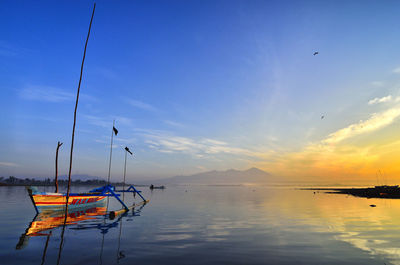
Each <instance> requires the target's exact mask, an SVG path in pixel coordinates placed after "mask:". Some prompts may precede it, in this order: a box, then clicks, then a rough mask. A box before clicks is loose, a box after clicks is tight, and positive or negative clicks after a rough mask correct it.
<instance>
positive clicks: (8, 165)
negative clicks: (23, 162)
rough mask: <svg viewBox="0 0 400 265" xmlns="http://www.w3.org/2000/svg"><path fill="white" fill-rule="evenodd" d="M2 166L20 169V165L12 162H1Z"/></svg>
mask: <svg viewBox="0 0 400 265" xmlns="http://www.w3.org/2000/svg"><path fill="white" fill-rule="evenodd" d="M0 166H4V167H19V165H18V164H16V163H12V162H0Z"/></svg>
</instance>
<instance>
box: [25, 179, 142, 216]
mask: <svg viewBox="0 0 400 265" xmlns="http://www.w3.org/2000/svg"><path fill="white" fill-rule="evenodd" d="M27 190H28V194H29V197H30V198H31V201H32V203H33V206H34V207H35V209H36V212H37V213H40V212H43V211H46V210H62V209H65V208H66V205H67V197H68V209H76V208H81V207H90V206H91V205H95V204H97V203H99V202H103V201H104V199H105V198H106V197H115V198H116V199H117V200H118V201H119V202H120V203H121V204H122V206H123V210H124V211H126V210H129V207H128V206H126V205H125V203H124V202H123V201H122V200H121V199H120V198H119V197H120V196H121V195H120V194H119V192H122V193H123V192H131V193H133V194H138V195H139V196H140V198H141V199H142V200H143V202H145V203H147V202H148V200H146V199H145V198H144V197H143V196H142V195H141V194H140V193H141V191H139V190H137V189H136V188H135V187H134V186H132V185H131V186H130V187H129V188H128V189H126V190H124V189H122V190H116V189H115V187H114V186H112V185H106V186H103V187H100V188H96V189H93V190H90V191H89V192H87V193H70V194H69V196H67V194H66V193H54V192H40V191H39V190H38V189H37V188H36V187H27Z"/></svg>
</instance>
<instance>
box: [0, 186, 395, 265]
mask: <svg viewBox="0 0 400 265" xmlns="http://www.w3.org/2000/svg"><path fill="white" fill-rule="evenodd" d="M42 189H43V188H42ZM79 190H82V191H83V190H87V188H76V187H75V188H74V190H73V191H79ZM143 190H144V195H145V197H147V198H149V199H150V203H149V204H147V205H145V206H144V207H143V208H142V209H137V210H136V213H135V214H133V215H132V213H129V214H128V215H127V216H123V217H122V218H121V219H119V220H118V219H116V220H109V219H108V220H104V218H103V217H96V216H95V215H96V211H101V208H99V209H100V210H99V209H95V210H89V211H87V213H86V214H87V215H80V214H76V216H75V217H76V218H77V219H76V221H75V222H72V224H71V225H69V226H67V227H66V230H65V236H64V243H63V247H62V249H61V252H60V238H61V231H62V227H60V226H59V227H55V228H53V229H49V230H45V231H37V233H36V234H35V235H36V236H31V237H29V236H27V237H26V238H25V241H22V242H24V244H22V243H21V241H20V237H21V235H23V234H24V233H25V232H26V231H27V229H28V227H29V226H30V223H31V222H32V219H33V218H34V216H35V211H34V209H33V207H32V205H31V202H30V199H29V197H28V195H27V193H26V191H25V189H24V188H23V187H0V201H1V204H0V212H1V215H0V216H1V218H0V264H57V259H58V255H59V253H60V264H68V265H69V264H118V263H119V264H133V263H135V264H381V265H382V264H385V263H386V264H400V218H399V217H400V200H380V199H365V198H355V197H350V196H346V195H339V194H323V193H316V194H314V193H313V192H312V191H303V190H295V189H293V188H277V187H275V188H271V187H249V186H187V187H184V186H180V187H167V189H166V190H155V191H154V192H153V193H151V192H150V191H149V190H148V189H147V188H143ZM131 197H132V195H130V196H128V199H130V200H132V198H131ZM370 204H376V205H377V207H376V208H371V207H369V205H370ZM111 207H112V208H115V209H117V208H118V205H117V204H115V203H114V202H112V203H111ZM81 214H82V213H81ZM51 218H52V219H51ZM79 218H80V219H79ZM47 220H52V222H53V223H55V224H57V217H54V216H53V217H52V216H49V217H48V219H47ZM41 225H46V223H45V224H43V223H41ZM39 228H40V227H39ZM39 230H40V229H39ZM50 231H51V234H50ZM19 242H20V245H19V246H18V248H19V249H16V245H17V244H18V243H19ZM46 242H47V248H46Z"/></svg>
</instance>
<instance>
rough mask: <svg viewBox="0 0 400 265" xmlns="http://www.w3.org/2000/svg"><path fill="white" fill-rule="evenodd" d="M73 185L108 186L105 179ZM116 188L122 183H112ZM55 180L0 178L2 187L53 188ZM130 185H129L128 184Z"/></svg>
mask: <svg viewBox="0 0 400 265" xmlns="http://www.w3.org/2000/svg"><path fill="white" fill-rule="evenodd" d="M71 184H72V185H96V186H104V185H107V181H106V180H104V179H89V180H81V179H74V180H71ZM110 184H112V185H114V186H116V185H123V183H122V182H113V183H110ZM53 185H54V180H52V179H50V178H46V179H34V178H24V179H23V178H17V177H14V176H9V177H8V178H5V177H0V186H53ZM58 185H61V186H64V185H68V180H67V179H59V180H58ZM126 185H129V184H126Z"/></svg>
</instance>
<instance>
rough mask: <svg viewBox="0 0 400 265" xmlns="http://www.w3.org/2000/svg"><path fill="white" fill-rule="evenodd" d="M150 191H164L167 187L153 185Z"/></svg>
mask: <svg viewBox="0 0 400 265" xmlns="http://www.w3.org/2000/svg"><path fill="white" fill-rule="evenodd" d="M150 189H151V190H154V189H159V190H163V189H165V186H154V185H153V184H151V185H150Z"/></svg>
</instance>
